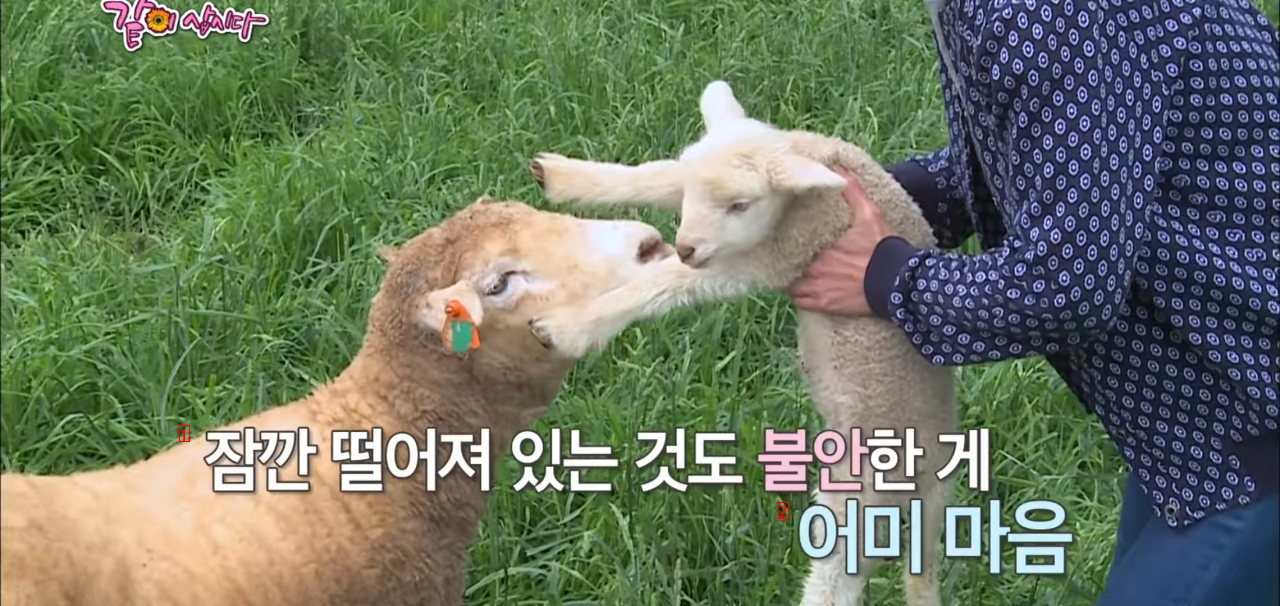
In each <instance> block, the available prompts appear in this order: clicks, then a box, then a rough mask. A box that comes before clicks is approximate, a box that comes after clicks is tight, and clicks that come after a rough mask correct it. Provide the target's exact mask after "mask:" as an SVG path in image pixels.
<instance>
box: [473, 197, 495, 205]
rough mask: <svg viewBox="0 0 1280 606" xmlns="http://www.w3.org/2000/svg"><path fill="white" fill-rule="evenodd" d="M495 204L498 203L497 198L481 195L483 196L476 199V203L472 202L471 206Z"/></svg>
mask: <svg viewBox="0 0 1280 606" xmlns="http://www.w3.org/2000/svg"><path fill="white" fill-rule="evenodd" d="M495 202H498V199H497V198H495V197H493V196H489V195H483V196H480V197H479V198H476V201H475V202H472V204H493V203H495Z"/></svg>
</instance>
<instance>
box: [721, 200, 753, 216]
mask: <svg viewBox="0 0 1280 606" xmlns="http://www.w3.org/2000/svg"><path fill="white" fill-rule="evenodd" d="M749 204H750V203H748V202H734V203H733V204H730V205H729V208H727V209H725V212H727V213H729V214H731V215H736V214H738V213H740V212H742V211H744V210H747V206H748V205H749Z"/></svg>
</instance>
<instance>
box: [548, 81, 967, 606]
mask: <svg viewBox="0 0 1280 606" xmlns="http://www.w3.org/2000/svg"><path fill="white" fill-rule="evenodd" d="M701 110H702V117H703V121H704V124H705V126H706V131H707V132H706V135H705V136H703V138H702V139H701V140H699V141H698V142H696V143H694V144H693V145H691V146H689V147H687V148H686V149H685V150H684V152H683V153H682V154H681V155H680V159H679V160H660V161H656V162H647V163H644V164H640V165H638V166H624V165H619V164H609V163H602V162H591V161H586V160H577V159H571V158H566V157H564V156H560V155H557V154H541V155H539V156H538V157H537V158H536V159H535V160H534V161H533V162H532V164H531V166H530V169H531V170H532V172H533V174H534V177H535V179H537V181H538V183H539V185H540V186H541V187H542V188H543V190H544V191H545V192H546V195H547V197H548V198H550V199H551V200H553V201H567V200H575V201H579V202H583V203H589V204H627V203H647V204H653V205H659V206H668V207H678V208H679V209H680V212H681V220H680V227H679V231H678V233H677V237H676V243H677V250H679V251H680V257H681V258H675V257H672V258H668V259H666V260H664V261H662V262H661V263H655V264H652V265H650V266H648V267H647V268H645V269H644V271H645V272H647V273H648V274H649V275H648V276H647V279H638V280H635V281H633V282H629V283H627V284H626V285H625V286H622V287H621V288H618V289H616V290H613V291H610V292H608V293H606V294H604V295H603V296H601V297H598V298H594V299H589V300H584V301H583V302H582V303H581V304H580V305H577V306H573V307H563V308H559V309H555V310H552V311H550V312H549V313H547V314H545V315H543V316H541V317H540V318H537V319H535V320H534V321H532V322H530V327H531V329H532V330H533V332H534V334H535V335H536V336H537V337H538V338H539V340H541V341H542V342H543V344H544V345H546V346H547V347H549V348H551V349H554V350H556V351H558V352H560V353H561V354H563V355H567V356H570V357H577V356H581V355H585V354H586V353H588V352H589V351H592V350H597V349H599V348H602V347H603V346H604V345H605V344H606V343H608V341H609V339H610V338H611V337H613V336H615V335H617V334H618V333H620V332H622V331H623V330H624V329H626V327H627V326H628V325H629V324H631V323H632V322H635V321H637V320H640V319H644V318H649V317H654V316H658V315H660V314H663V313H666V312H668V311H670V310H672V309H675V308H677V307H682V306H687V305H693V304H697V303H702V302H714V301H723V300H726V299H729V298H732V297H737V296H740V295H744V294H747V293H748V292H749V291H752V290H755V289H784V288H786V287H787V286H788V285H789V284H791V283H792V282H793V281H795V280H796V279H797V278H799V276H800V274H801V273H802V272H803V270H804V269H805V267H806V266H807V265H808V264H809V263H810V262H811V261H812V260H813V258H814V256H815V255H816V254H817V253H818V252H819V251H821V250H822V249H824V248H826V247H828V246H830V245H831V244H832V243H833V242H834V241H835V240H836V239H837V238H838V237H839V236H840V235H841V234H843V233H844V231H845V230H846V229H847V228H848V227H849V225H850V220H851V218H850V212H849V209H848V206H847V204H846V203H845V202H844V200H843V197H842V195H841V191H842V190H843V188H844V186H845V181H844V178H843V177H841V176H840V175H839V174H837V173H835V172H833V171H832V170H830V169H829V168H828V167H831V166H837V165H840V166H844V167H847V168H848V169H849V170H851V171H852V172H853V173H854V174H855V175H857V176H858V177H859V179H860V180H861V182H862V184H863V187H864V188H865V189H866V191H867V193H868V194H869V195H870V197H871V198H872V199H873V200H875V201H876V202H877V203H878V204H879V205H880V207H881V208H882V210H883V212H884V216H885V219H886V220H887V221H888V222H889V224H890V225H891V226H892V227H893V228H894V230H895V231H896V232H897V233H898V234H899V235H901V236H902V237H903V238H905V239H906V240H908V241H910V242H911V243H912V244H914V245H916V246H922V247H928V246H934V245H935V241H934V238H933V234H932V231H931V229H930V227H929V225H928V223H927V222H926V221H925V219H924V217H923V215H922V214H921V213H920V210H919V209H918V208H917V207H916V205H915V204H914V203H913V202H912V200H911V198H910V197H909V196H908V194H907V193H906V192H905V191H904V190H903V189H902V187H901V186H900V185H899V184H898V183H897V182H896V181H895V180H894V179H893V177H891V176H890V175H889V174H888V173H887V172H886V171H884V170H883V169H882V168H881V167H880V165H879V164H878V163H876V162H875V161H874V160H873V159H872V158H871V157H870V156H869V155H868V154H867V153H866V152H864V151H863V150H861V149H859V148H857V147H855V146H853V145H851V144H849V143H846V142H844V141H840V140H837V139H833V138H830V137H824V136H821V135H817V134H814V133H808V132H800V131H783V130H780V129H777V128H775V127H773V126H771V125H768V124H765V123H763V122H760V121H758V120H753V119H750V118H747V117H746V115H745V112H744V111H743V109H742V107H741V106H740V105H739V104H738V102H737V101H736V100H735V99H734V96H733V91H732V90H731V89H730V88H729V85H728V84H726V83H724V82H719V81H717V82H712V83H711V84H710V85H709V86H707V88H706V89H705V90H704V92H703V93H702V99H701ZM799 343H800V355H801V360H802V362H801V368H802V370H803V372H804V374H805V376H806V377H807V379H808V381H809V385H810V389H811V391H812V395H813V400H814V403H815V405H816V407H817V409H818V411H819V412H820V413H821V414H822V416H823V418H824V419H825V420H826V422H827V425H828V427H830V428H832V429H835V430H838V431H841V432H847V431H848V430H849V429H850V428H851V427H857V428H861V429H862V430H863V434H864V436H867V437H870V435H871V433H872V430H874V429H882V428H883V429H893V430H895V431H896V435H898V436H902V435H903V433H904V432H903V430H904V429H906V428H914V429H915V441H916V444H917V445H919V446H920V447H922V448H923V450H924V454H923V456H921V457H920V458H918V459H917V460H916V465H915V469H914V470H909V471H914V472H915V476H914V480H913V481H914V482H915V487H914V490H910V491H904V492H897V491H892V492H891V491H881V492H874V491H871V490H870V489H871V482H865V483H864V485H863V492H862V493H861V494H858V493H845V494H841V493H838V492H822V491H819V492H818V493H817V495H816V499H817V501H818V502H819V503H820V504H823V505H826V506H827V507H829V508H831V510H832V511H833V512H834V513H835V514H836V516H837V518H838V519H839V521H840V523H842V524H843V523H844V522H845V518H846V500H848V499H857V500H858V502H859V503H858V505H859V511H861V509H862V508H865V507H868V506H898V507H900V508H901V509H900V511H901V512H902V516H903V518H904V522H906V521H907V520H909V515H908V512H909V511H910V509H909V506H910V502H911V500H912V499H921V500H922V501H923V503H922V516H921V518H922V519H921V527H920V530H921V534H920V536H921V538H922V541H921V542H922V546H921V554H922V558H921V562H922V570H921V571H920V574H911V571H910V567H904V568H906V574H904V582H905V585H906V595H907V604H909V605H910V606H938V605H939V604H940V603H941V602H940V599H939V594H938V573H937V566H938V561H937V553H938V540H939V536H940V534H941V531H942V528H943V522H944V515H945V514H944V508H945V507H946V505H947V502H948V498H949V495H950V481H949V480H946V481H940V480H939V479H938V474H937V472H939V471H940V470H941V469H942V468H943V467H944V466H945V465H946V464H947V462H948V460H949V455H950V452H949V449H947V448H941V447H939V446H937V445H938V444H939V441H938V435H939V434H941V433H947V432H951V431H954V429H955V427H956V412H955V409H956V407H955V388H954V383H953V373H952V371H951V370H950V369H949V368H945V367H938V366H933V365H931V364H930V363H929V362H928V361H927V360H926V359H925V358H924V357H923V356H921V355H920V354H919V353H917V352H916V350H915V349H914V348H913V347H912V346H911V344H910V343H909V342H908V337H907V336H906V335H905V334H904V333H903V331H902V330H901V329H899V328H898V327H896V326H894V325H893V324H891V323H889V322H887V321H885V320H882V319H879V318H874V317H860V318H849V317H839V316H831V315H825V314H819V313H811V312H806V311H803V310H801V311H800V312H799ZM848 459H849V455H848V449H846V454H845V459H844V462H842V463H841V464H839V465H837V466H836V469H833V476H835V478H834V479H837V480H850V479H852V478H851V474H850V466H849V465H848V464H847V462H848ZM896 469H897V471H896V472H890V473H887V474H885V476H886V479H887V480H890V481H907V480H908V478H906V477H905V476H906V475H907V474H906V473H904V472H903V466H902V465H899V466H898V467H897V468H896ZM862 470H864V473H863V475H865V476H869V475H870V472H871V468H870V467H869V458H868V457H866V456H864V457H863V460H862ZM858 517H861V515H859V516H858ZM823 526H824V525H823V524H814V529H815V530H814V531H813V537H812V540H813V541H814V544H815V545H823V544H824V541H825V538H826V532H827V531H828V530H829V529H823ZM865 536H867V535H866V528H865V527H864V524H863V523H861V521H860V520H859V522H858V541H859V543H861V542H862V541H863V537H865ZM880 536H884V535H883V534H880ZM902 536H903V537H906V536H907V535H906V534H905V533H904V534H903V535H902ZM844 543H845V541H843V540H840V541H838V543H837V550H836V552H835V553H834V554H833V555H832V556H831V557H828V558H825V559H822V560H816V561H814V564H813V569H812V570H811V572H810V574H809V577H808V579H807V581H806V583H805V588H804V592H803V596H802V597H801V600H800V603H801V604H802V606H835V605H841V606H856V605H857V604H859V601H860V598H861V595H862V590H863V586H864V584H865V583H866V579H867V578H868V577H869V576H870V575H871V574H872V573H873V572H874V570H875V569H876V568H877V567H878V565H879V564H880V563H882V562H883V561H884V560H880V559H869V558H866V557H863V556H862V554H861V552H862V551H863V550H862V549H856V552H857V553H858V556H857V562H858V568H857V574H855V575H849V574H847V573H846V567H845V555H844V551H845V549H847V548H849V547H848V546H846V545H844ZM902 544H903V545H904V547H905V545H906V544H907V540H906V539H905V538H904V540H903V542H902Z"/></svg>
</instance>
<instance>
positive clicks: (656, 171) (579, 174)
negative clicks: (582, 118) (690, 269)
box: [529, 153, 684, 208]
mask: <svg viewBox="0 0 1280 606" xmlns="http://www.w3.org/2000/svg"><path fill="white" fill-rule="evenodd" d="M529 172H531V173H533V179H534V180H535V181H537V182H538V187H541V188H542V191H543V192H545V193H546V194H547V199H549V200H551V201H552V202H567V201H569V200H573V201H576V202H580V203H584V204H647V205H653V206H662V207H668V208H680V201H681V200H682V199H683V198H684V180H683V178H682V177H681V173H680V164H679V163H678V162H677V161H675V160H658V161H655V162H645V163H644V164H640V165H638V166H627V165H624V164H611V163H608V162H592V161H590V160H578V159H575V158H566V157H564V156H561V155H560V154H552V153H541V154H538V155H537V157H535V158H534V159H533V161H532V162H530V163H529Z"/></svg>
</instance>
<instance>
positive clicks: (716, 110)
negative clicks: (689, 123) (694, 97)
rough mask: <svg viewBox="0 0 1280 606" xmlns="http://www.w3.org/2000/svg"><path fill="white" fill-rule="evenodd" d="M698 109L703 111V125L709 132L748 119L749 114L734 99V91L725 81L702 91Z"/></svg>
mask: <svg viewBox="0 0 1280 606" xmlns="http://www.w3.org/2000/svg"><path fill="white" fill-rule="evenodd" d="M698 107H699V109H701V110H702V124H703V125H704V126H706V127H707V132H711V131H714V130H718V129H719V128H720V127H722V126H724V125H725V124H728V123H730V122H734V121H736V120H742V119H743V118H746V117H747V112H745V111H743V109H742V106H741V105H739V104H738V100H737V99H734V98H733V89H731V88H729V84H728V83H727V82H725V81H723V80H716V81H715V82H712V83H711V84H708V85H707V87H706V88H705V89H703V90H702V98H701V99H699V100H698Z"/></svg>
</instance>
